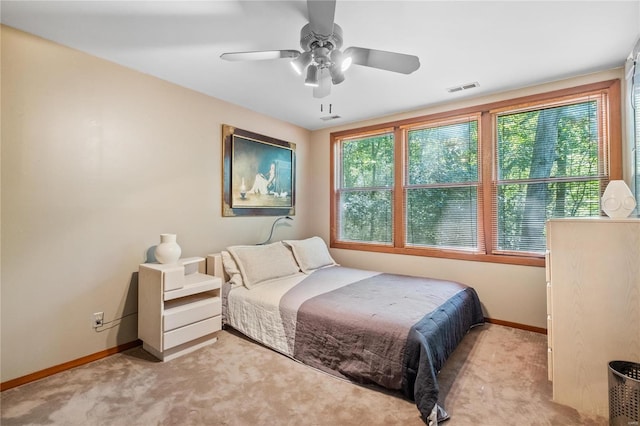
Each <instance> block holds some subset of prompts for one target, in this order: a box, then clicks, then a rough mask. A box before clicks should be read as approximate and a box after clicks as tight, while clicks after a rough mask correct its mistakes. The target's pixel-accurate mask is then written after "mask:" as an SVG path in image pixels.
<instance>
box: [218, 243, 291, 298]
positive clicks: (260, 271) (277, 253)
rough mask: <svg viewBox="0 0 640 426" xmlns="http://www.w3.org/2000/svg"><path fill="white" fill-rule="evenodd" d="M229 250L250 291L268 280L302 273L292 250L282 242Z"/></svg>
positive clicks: (230, 248) (237, 247)
mask: <svg viewBox="0 0 640 426" xmlns="http://www.w3.org/2000/svg"><path fill="white" fill-rule="evenodd" d="M227 250H228V251H229V253H231V256H233V259H234V260H235V261H236V264H237V265H238V269H240V274H241V275H242V282H243V284H244V285H245V287H247V288H248V289H252V288H253V287H255V286H256V285H257V284H260V283H261V282H264V281H267V280H271V279H274V278H282V277H287V276H290V275H293V274H297V273H298V272H300V268H299V267H298V264H297V263H296V260H295V259H294V257H293V254H292V253H291V250H289V249H288V248H287V247H285V246H284V244H282V243H280V242H277V243H273V244H267V245H258V246H231V247H228V248H227Z"/></svg>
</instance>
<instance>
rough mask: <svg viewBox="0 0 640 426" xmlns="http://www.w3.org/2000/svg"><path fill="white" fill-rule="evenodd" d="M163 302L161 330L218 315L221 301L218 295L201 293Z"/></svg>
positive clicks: (220, 310)
mask: <svg viewBox="0 0 640 426" xmlns="http://www.w3.org/2000/svg"><path fill="white" fill-rule="evenodd" d="M171 302H173V303H170V302H166V303H165V310H164V315H163V331H170V330H174V329H176V328H179V327H182V326H185V325H188V324H193V323H195V322H198V321H202V320H204V319H207V318H211V317H214V316H216V315H220V313H221V312H222V303H221V300H220V298H219V297H211V295H210V294H209V293H202V294H197V295H193V296H190V297H183V298H181V299H178V300H175V301H171Z"/></svg>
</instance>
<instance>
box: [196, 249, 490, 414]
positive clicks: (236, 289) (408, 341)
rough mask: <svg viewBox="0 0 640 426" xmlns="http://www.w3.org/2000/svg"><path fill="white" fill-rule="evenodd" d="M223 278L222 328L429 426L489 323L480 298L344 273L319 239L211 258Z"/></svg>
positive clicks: (377, 275) (462, 289) (450, 287)
mask: <svg viewBox="0 0 640 426" xmlns="http://www.w3.org/2000/svg"><path fill="white" fill-rule="evenodd" d="M208 265H209V266H208V271H213V272H212V273H213V274H215V275H219V276H223V277H224V278H225V285H224V286H223V291H222V295H223V323H224V324H225V326H230V327H232V328H234V329H236V330H238V331H239V332H241V333H243V334H244V335H246V336H248V337H250V338H251V339H253V340H256V341H257V342H259V343H261V344H263V345H266V346H268V347H270V348H272V349H274V350H276V351H278V352H281V353H282V354H284V355H286V356H289V357H291V358H293V359H295V360H297V361H299V362H302V363H304V364H306V365H309V366H311V367H314V368H316V369H319V370H321V371H324V372H327V373H329V374H332V375H334V376H337V377H341V378H344V379H347V380H350V381H352V382H355V383H359V384H364V385H375V386H381V387H383V388H385V389H389V390H392V391H397V392H401V393H402V395H404V396H405V397H407V398H409V399H411V400H413V401H415V403H416V406H417V408H418V410H419V412H420V415H421V417H422V419H423V420H424V421H425V422H426V423H437V420H436V416H437V417H439V418H440V420H443V419H444V418H447V414H446V412H445V411H444V410H443V409H442V407H438V406H437V401H438V383H437V374H438V372H439V371H440V369H441V368H442V366H443V365H444V362H445V361H446V359H447V357H448V356H449V355H450V354H451V353H452V352H453V350H454V349H455V348H456V346H457V345H458V344H459V343H460V341H461V340H462V339H463V337H464V336H465V334H466V333H467V332H468V331H469V329H470V328H472V327H474V326H476V325H480V324H483V322H484V317H483V314H482V309H481V306H480V301H479V299H478V296H477V294H476V292H475V290H474V289H473V288H471V287H468V286H466V285H463V284H460V283H457V282H453V281H445V280H437V279H431V278H423V277H412V276H406V275H398V274H388V273H381V272H376V271H368V270H362V269H355V268H348V267H344V266H340V265H338V264H336V262H335V261H334V260H333V259H332V257H331V255H330V254H329V251H328V249H327V246H326V244H325V243H324V241H323V240H322V239H321V238H319V237H312V238H308V239H304V240H286V241H281V242H276V243H273V244H268V245H259V246H231V247H228V248H227V249H226V250H224V251H222V252H221V253H219V254H215V255H210V256H208Z"/></svg>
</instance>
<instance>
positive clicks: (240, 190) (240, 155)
mask: <svg viewBox="0 0 640 426" xmlns="http://www.w3.org/2000/svg"><path fill="white" fill-rule="evenodd" d="M231 130H232V131H228V132H227V133H229V135H228V137H227V138H226V140H225V146H224V147H225V148H226V150H225V158H224V162H223V165H224V168H225V170H224V175H225V176H224V181H225V182H224V186H225V188H224V189H225V191H224V192H225V193H224V197H225V201H226V202H228V205H227V206H223V210H224V212H223V213H225V212H226V213H227V214H225V215H226V216H235V215H238V214H243V215H246V214H251V215H282V214H293V207H294V202H295V187H294V172H295V145H294V144H292V143H288V142H284V141H280V140H277V139H273V138H268V137H265V136H261V135H257V134H255V133H251V132H248V131H242V130H240V129H233V128H232V129H231ZM224 207H226V209H225V208H224ZM245 209H247V210H245Z"/></svg>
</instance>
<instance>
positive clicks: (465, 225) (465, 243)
mask: <svg viewBox="0 0 640 426" xmlns="http://www.w3.org/2000/svg"><path fill="white" fill-rule="evenodd" d="M477 207H478V203H477V188H476V187H462V188H460V187H458V188H422V189H409V190H407V235H406V239H407V244H410V245H421V246H431V247H455V248H462V249H476V248H477V245H478V244H477V235H478V232H477Z"/></svg>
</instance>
